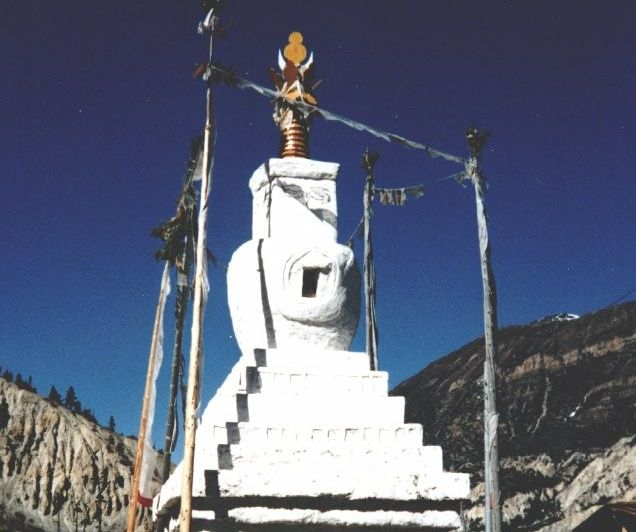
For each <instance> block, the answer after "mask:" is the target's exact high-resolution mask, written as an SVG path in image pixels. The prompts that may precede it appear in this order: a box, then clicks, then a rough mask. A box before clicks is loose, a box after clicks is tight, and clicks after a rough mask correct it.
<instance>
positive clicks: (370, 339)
mask: <svg viewBox="0 0 636 532" xmlns="http://www.w3.org/2000/svg"><path fill="white" fill-rule="evenodd" d="M376 160H377V155H372V154H370V153H369V150H366V151H365V152H364V156H363V158H362V164H363V167H364V169H365V171H366V174H367V175H366V182H365V187H364V216H363V220H364V288H365V290H364V296H365V313H366V346H367V356H368V357H369V368H370V369H371V371H377V370H378V369H379V368H378V338H377V324H376V319H375V269H374V267H373V246H372V242H371V203H372V201H373V187H374V180H375V177H374V174H373V166H374V164H375V161H376Z"/></svg>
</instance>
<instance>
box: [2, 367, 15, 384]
mask: <svg viewBox="0 0 636 532" xmlns="http://www.w3.org/2000/svg"><path fill="white" fill-rule="evenodd" d="M2 378H3V379H4V380H5V381H7V382H13V373H11V372H10V371H9V370H8V369H5V370H4V373H3V374H2Z"/></svg>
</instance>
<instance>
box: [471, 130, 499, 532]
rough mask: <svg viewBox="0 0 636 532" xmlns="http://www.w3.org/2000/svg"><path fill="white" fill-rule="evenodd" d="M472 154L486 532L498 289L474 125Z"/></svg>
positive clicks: (495, 507)
mask: <svg viewBox="0 0 636 532" xmlns="http://www.w3.org/2000/svg"><path fill="white" fill-rule="evenodd" d="M466 139H467V140H468V145H469V148H470V151H471V156H470V159H469V161H468V163H467V164H466V175H467V176H468V178H469V179H470V181H471V183H472V184H473V187H474V189H475V204H476V209H477V229H478V235H479V254H480V262H481V277H482V285H483V292H484V302H483V303H484V340H485V350H486V358H485V360H484V488H485V493H484V525H485V531H486V532H501V506H500V494H499V450H498V442H497V424H498V414H497V401H496V395H497V383H496V369H495V358H496V354H497V353H496V340H495V335H496V330H497V292H496V288H495V278H494V275H493V272H492V269H491V267H490V242H489V239H488V216H487V213H486V208H485V206H484V180H483V176H482V175H481V172H480V169H479V153H480V151H481V148H482V147H483V145H484V143H485V141H486V135H485V134H484V133H481V132H479V131H477V130H476V129H474V128H471V129H469V130H468V131H467V133H466Z"/></svg>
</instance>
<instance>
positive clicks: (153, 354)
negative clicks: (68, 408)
mask: <svg viewBox="0 0 636 532" xmlns="http://www.w3.org/2000/svg"><path fill="white" fill-rule="evenodd" d="M169 272H170V264H169V262H168V261H166V264H165V266H164V269H163V277H162V281H161V290H160V291H159V301H158V302H157V310H156V312H155V324H154V327H153V329H152V341H151V344H150V356H149V357H148V371H147V372H146V387H145V389H144V401H143V405H142V407H141V421H140V422H139V436H138V439H137V452H136V454H135V466H134V469H133V480H132V488H131V496H130V506H129V507H128V521H127V525H126V530H127V532H134V530H135V521H136V519H137V494H138V492H139V476H140V472H141V464H142V461H143V456H144V442H145V440H146V431H147V428H148V427H147V424H148V412H149V409H150V394H151V389H152V387H153V386H154V382H153V380H154V379H153V377H154V372H155V360H156V358H157V339H158V337H159V327H160V323H161V316H162V314H163V307H164V302H165V298H166V291H165V290H164V286H165V284H166V283H165V278H166V276H167V275H169Z"/></svg>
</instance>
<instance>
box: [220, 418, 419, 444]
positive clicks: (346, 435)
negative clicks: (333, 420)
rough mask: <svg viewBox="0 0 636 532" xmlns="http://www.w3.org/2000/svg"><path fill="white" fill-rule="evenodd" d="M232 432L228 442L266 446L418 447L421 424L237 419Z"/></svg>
mask: <svg viewBox="0 0 636 532" xmlns="http://www.w3.org/2000/svg"><path fill="white" fill-rule="evenodd" d="M235 434H236V436H238V439H236V438H234V440H233V441H232V442H228V441H224V442H219V443H249V444H250V445H259V446H261V447H263V448H267V447H284V446H290V447H293V446H298V445H311V444H313V445H336V446H339V445H354V446H357V447H362V448H366V447H369V446H376V445H380V446H387V445H395V446H398V447H418V446H420V445H422V425H420V424H417V423H409V424H397V425H380V424H377V423H376V424H372V425H368V426H355V427H343V426H335V425H334V426H328V425H327V426H322V427H311V426H299V425H287V426H283V425H278V426H276V425H272V424H256V423H245V422H241V423H238V424H237V425H236V432H235Z"/></svg>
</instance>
